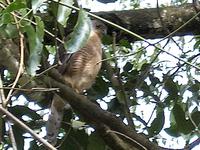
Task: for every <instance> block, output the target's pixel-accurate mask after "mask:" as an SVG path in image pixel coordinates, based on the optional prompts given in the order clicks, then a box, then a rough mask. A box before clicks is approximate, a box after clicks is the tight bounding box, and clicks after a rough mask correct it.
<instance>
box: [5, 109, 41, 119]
mask: <svg viewBox="0 0 200 150" xmlns="http://www.w3.org/2000/svg"><path fill="white" fill-rule="evenodd" d="M8 110H9V111H10V112H11V113H12V114H14V115H15V116H16V117H17V118H21V117H22V116H24V115H26V116H28V117H30V118H31V119H33V120H39V119H41V116H40V115H38V114H37V113H36V111H35V110H32V109H30V108H28V107H26V106H20V105H16V106H13V107H10V108H9V109H8Z"/></svg>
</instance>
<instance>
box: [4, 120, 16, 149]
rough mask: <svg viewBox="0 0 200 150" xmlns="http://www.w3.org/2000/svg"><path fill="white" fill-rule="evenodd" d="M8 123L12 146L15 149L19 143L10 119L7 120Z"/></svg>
mask: <svg viewBox="0 0 200 150" xmlns="http://www.w3.org/2000/svg"><path fill="white" fill-rule="evenodd" d="M6 123H7V125H8V128H9V131H8V132H9V137H10V141H11V143H12V148H13V150H17V143H16V140H15V136H14V132H13V128H12V125H11V123H10V122H9V121H6Z"/></svg>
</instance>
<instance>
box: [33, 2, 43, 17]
mask: <svg viewBox="0 0 200 150" xmlns="http://www.w3.org/2000/svg"><path fill="white" fill-rule="evenodd" d="M44 1H45V0H32V1H31V5H32V9H33V13H34V14H35V13H36V12H37V10H38V8H39V7H40V6H41V5H42V4H43V2H44Z"/></svg>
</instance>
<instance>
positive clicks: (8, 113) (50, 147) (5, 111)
mask: <svg viewBox="0 0 200 150" xmlns="http://www.w3.org/2000/svg"><path fill="white" fill-rule="evenodd" d="M0 112H1V113H3V114H5V115H6V116H7V117H8V118H9V119H11V120H13V121H14V122H15V123H16V124H18V125H19V126H21V127H22V129H24V130H26V131H27V132H29V133H30V134H31V135H32V136H33V137H34V138H35V139H36V140H38V141H39V142H41V143H43V144H44V146H46V147H47V148H49V149H51V150H56V148H55V147H53V146H52V145H51V144H49V143H48V142H47V141H46V140H44V139H43V138H41V137H39V135H38V134H36V133H35V132H34V131H33V130H32V129H30V128H29V127H28V126H27V125H26V124H24V123H23V122H21V121H20V120H19V119H18V118H17V117H15V116H14V115H13V114H11V113H10V112H9V111H7V110H6V109H5V108H3V107H2V106H0Z"/></svg>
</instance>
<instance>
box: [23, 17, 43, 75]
mask: <svg viewBox="0 0 200 150" xmlns="http://www.w3.org/2000/svg"><path fill="white" fill-rule="evenodd" d="M35 20H36V23H37V26H36V30H35V29H34V28H33V26H31V25H29V26H28V25H27V26H26V27H25V30H26V33H27V35H28V41H29V49H30V55H29V59H28V67H27V72H28V73H29V74H30V75H32V76H34V75H35V74H36V71H37V70H38V69H39V67H40V61H41V53H42V50H43V43H42V42H43V36H44V24H43V22H42V21H41V19H40V18H39V17H35Z"/></svg>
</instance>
